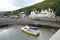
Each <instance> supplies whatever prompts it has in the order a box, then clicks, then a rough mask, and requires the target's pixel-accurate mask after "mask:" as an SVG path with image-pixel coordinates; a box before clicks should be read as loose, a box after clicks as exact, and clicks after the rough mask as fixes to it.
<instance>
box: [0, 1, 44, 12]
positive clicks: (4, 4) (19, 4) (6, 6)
mask: <svg viewBox="0 0 60 40" xmlns="http://www.w3.org/2000/svg"><path fill="white" fill-rule="evenodd" d="M42 1H43V0H0V11H12V10H16V9H19V8H23V7H25V6H29V5H33V4H35V3H38V2H42Z"/></svg>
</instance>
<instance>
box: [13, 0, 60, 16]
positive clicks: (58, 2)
mask: <svg viewBox="0 0 60 40" xmlns="http://www.w3.org/2000/svg"><path fill="white" fill-rule="evenodd" d="M48 8H51V9H53V10H54V11H55V12H56V15H57V16H60V0H45V1H43V2H40V3H37V4H34V5H32V6H28V7H24V8H21V9H18V10H16V11H13V13H15V14H16V13H19V12H22V11H24V12H25V13H26V14H27V15H28V14H29V13H30V12H31V11H32V10H39V11H40V10H41V9H48Z"/></svg>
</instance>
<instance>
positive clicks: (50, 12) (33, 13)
mask: <svg viewBox="0 0 60 40" xmlns="http://www.w3.org/2000/svg"><path fill="white" fill-rule="evenodd" d="M36 12H37V13H36ZM29 17H33V18H34V17H48V18H55V13H54V12H53V10H52V9H50V8H49V9H48V10H46V9H45V10H43V9H42V10H41V12H38V11H31V14H30V15H29Z"/></svg>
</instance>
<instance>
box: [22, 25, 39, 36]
mask: <svg viewBox="0 0 60 40" xmlns="http://www.w3.org/2000/svg"><path fill="white" fill-rule="evenodd" d="M21 29H22V31H24V32H26V33H28V34H31V35H33V36H38V35H39V30H38V29H37V27H29V26H28V25H26V26H25V27H22V28H21Z"/></svg>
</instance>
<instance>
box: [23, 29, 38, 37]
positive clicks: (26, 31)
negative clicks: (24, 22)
mask: <svg viewBox="0 0 60 40" xmlns="http://www.w3.org/2000/svg"><path fill="white" fill-rule="evenodd" d="M22 31H23V32H25V33H28V34H30V35H33V36H39V33H38V34H34V33H32V32H29V31H28V30H26V29H23V30H22Z"/></svg>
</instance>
